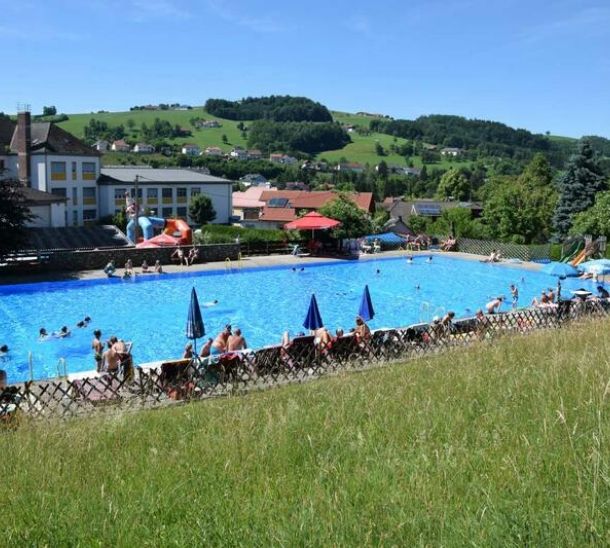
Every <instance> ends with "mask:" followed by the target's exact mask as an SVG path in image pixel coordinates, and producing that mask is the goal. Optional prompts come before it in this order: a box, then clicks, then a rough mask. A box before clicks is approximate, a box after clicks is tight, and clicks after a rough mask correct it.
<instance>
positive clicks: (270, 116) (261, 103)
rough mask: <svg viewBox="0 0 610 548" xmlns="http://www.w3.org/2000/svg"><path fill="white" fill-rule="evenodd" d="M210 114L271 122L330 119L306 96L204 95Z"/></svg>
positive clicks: (328, 114) (322, 109)
mask: <svg viewBox="0 0 610 548" xmlns="http://www.w3.org/2000/svg"><path fill="white" fill-rule="evenodd" d="M204 108H205V110H207V111H208V112H209V113H210V114H212V115H214V116H219V117H220V118H227V119H229V120H244V121H246V120H262V119H267V120H273V121H275V122H332V120H333V117H332V115H331V114H330V112H329V110H328V109H327V108H326V107H325V106H324V105H322V104H320V103H316V102H315V101H312V100H311V99H308V98H307V97H291V96H289V95H271V96H269V97H246V98H245V99H242V100H241V101H227V100H226V99H208V100H207V101H206V103H205V106H204Z"/></svg>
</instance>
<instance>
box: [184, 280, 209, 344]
mask: <svg viewBox="0 0 610 548" xmlns="http://www.w3.org/2000/svg"><path fill="white" fill-rule="evenodd" d="M204 335H205V326H204V325H203V318H202V317H201V309H200V308H199V300H198V299H197V291H195V288H194V287H193V289H192V291H191V304H190V306H189V314H188V317H187V319H186V336H187V338H188V339H192V340H193V341H194V342H195V355H196V354H197V339H200V338H201V337H203V336H204Z"/></svg>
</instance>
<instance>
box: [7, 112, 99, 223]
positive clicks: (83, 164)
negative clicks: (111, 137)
mask: <svg viewBox="0 0 610 548" xmlns="http://www.w3.org/2000/svg"><path fill="white" fill-rule="evenodd" d="M0 126H1V127H0V150H4V151H6V152H4V154H2V153H1V152H0V167H2V166H4V168H5V171H4V175H3V176H4V177H10V178H15V179H18V180H19V181H20V182H21V183H22V184H23V186H24V187H31V188H33V189H35V190H39V191H42V192H47V193H50V194H53V195H55V196H57V197H60V198H65V199H66V200H65V205H64V209H63V212H64V220H63V225H59V224H58V220H57V213H55V214H54V215H51V214H49V215H50V216H49V217H48V218H49V220H50V221H49V222H50V223H51V225H49V226H71V225H74V226H79V225H83V224H88V223H91V222H94V221H96V220H97V218H98V209H97V204H98V194H97V179H98V177H99V173H100V153H99V152H97V151H96V150H95V149H93V148H91V147H89V146H87V145H86V144H85V143H83V142H82V141H80V140H79V139H77V138H76V137H74V135H72V134H70V133H68V132H67V131H65V130H63V129H61V128H60V127H59V126H56V125H55V124H53V123H51V122H31V119H30V113H29V112H21V113H19V114H18V117H17V123H16V124H15V123H14V122H13V121H11V120H8V119H3V120H2V121H1V123H0ZM9 135H10V137H9ZM43 218H46V217H43Z"/></svg>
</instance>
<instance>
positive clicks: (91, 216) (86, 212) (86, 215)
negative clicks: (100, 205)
mask: <svg viewBox="0 0 610 548" xmlns="http://www.w3.org/2000/svg"><path fill="white" fill-rule="evenodd" d="M96 218H97V209H83V221H93V220H95V219H96Z"/></svg>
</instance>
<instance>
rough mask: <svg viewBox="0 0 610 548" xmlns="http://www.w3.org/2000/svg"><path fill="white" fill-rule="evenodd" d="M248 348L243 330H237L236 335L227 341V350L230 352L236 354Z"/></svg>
mask: <svg viewBox="0 0 610 548" xmlns="http://www.w3.org/2000/svg"><path fill="white" fill-rule="evenodd" d="M246 348H248V343H247V342H246V339H245V338H244V336H243V335H242V334H241V329H239V327H238V328H237V329H236V330H235V333H233V334H232V335H230V336H229V339H228V341H227V350H228V351H229V352H234V351H236V350H245V349H246Z"/></svg>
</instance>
